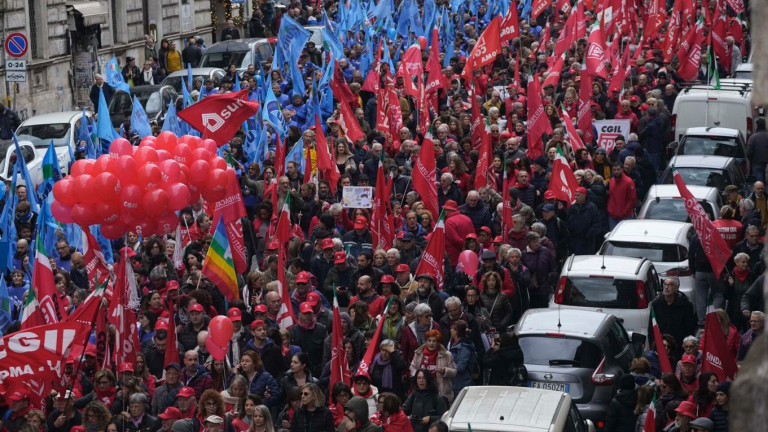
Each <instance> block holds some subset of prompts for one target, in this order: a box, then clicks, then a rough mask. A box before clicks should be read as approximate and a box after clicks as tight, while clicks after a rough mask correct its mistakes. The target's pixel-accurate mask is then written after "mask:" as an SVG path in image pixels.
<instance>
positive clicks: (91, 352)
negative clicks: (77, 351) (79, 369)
mask: <svg viewBox="0 0 768 432" xmlns="http://www.w3.org/2000/svg"><path fill="white" fill-rule="evenodd" d="M85 355H87V356H91V357H96V346H94V345H88V346H87V347H85Z"/></svg>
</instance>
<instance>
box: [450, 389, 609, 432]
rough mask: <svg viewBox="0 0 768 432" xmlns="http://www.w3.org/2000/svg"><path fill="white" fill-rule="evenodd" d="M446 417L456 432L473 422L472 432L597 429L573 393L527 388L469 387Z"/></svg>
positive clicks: (457, 398) (590, 430)
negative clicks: (583, 413)
mask: <svg viewBox="0 0 768 432" xmlns="http://www.w3.org/2000/svg"><path fill="white" fill-rule="evenodd" d="M478 407H480V409H478ZM532 413H536V415H532ZM442 420H443V421H444V422H445V423H446V424H447V425H448V430H450V431H456V432H458V431H467V430H469V426H470V425H471V426H472V432H513V431H530V432H533V431H542V432H544V431H548V432H594V430H595V425H594V424H593V423H592V421H591V420H584V418H582V416H581V413H580V412H579V408H578V407H577V406H576V404H575V403H574V401H573V398H572V397H571V395H570V394H568V393H564V392H558V391H551V390H540V389H534V388H525V387H504V386H483V387H465V388H463V389H462V390H461V392H459V394H458V395H457V396H456V400H455V401H454V402H453V405H451V409H449V410H448V411H447V412H446V413H445V414H443V417H442Z"/></svg>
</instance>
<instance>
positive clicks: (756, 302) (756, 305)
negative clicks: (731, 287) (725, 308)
mask: <svg viewBox="0 0 768 432" xmlns="http://www.w3.org/2000/svg"><path fill="white" fill-rule="evenodd" d="M764 278H765V276H764V275H761V276H760V277H758V278H757V279H756V280H755V282H754V283H752V285H751V286H750V287H749V289H747V292H745V293H744V296H743V297H742V298H741V310H742V311H745V310H748V311H757V310H759V311H764V310H765V300H764V298H763V280H764Z"/></svg>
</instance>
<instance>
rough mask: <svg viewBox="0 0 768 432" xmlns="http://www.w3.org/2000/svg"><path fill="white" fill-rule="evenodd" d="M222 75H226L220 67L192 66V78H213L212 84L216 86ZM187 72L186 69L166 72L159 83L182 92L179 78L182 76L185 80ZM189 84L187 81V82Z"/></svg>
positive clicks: (179, 92)
mask: <svg viewBox="0 0 768 432" xmlns="http://www.w3.org/2000/svg"><path fill="white" fill-rule="evenodd" d="M224 75H226V72H224V69H221V68H214V67H199V68H192V79H193V80H195V81H197V80H203V81H204V80H206V79H208V78H210V79H212V80H213V86H214V87H218V86H219V84H220V83H221V79H222V78H224ZM187 76H188V72H187V70H186V69H184V70H180V71H176V72H173V73H170V74H168V76H167V77H165V79H164V80H163V82H162V83H161V85H163V86H171V87H173V89H174V90H175V91H176V93H178V94H182V93H183V92H182V91H181V79H182V78H184V81H186V80H187ZM187 85H189V83H187Z"/></svg>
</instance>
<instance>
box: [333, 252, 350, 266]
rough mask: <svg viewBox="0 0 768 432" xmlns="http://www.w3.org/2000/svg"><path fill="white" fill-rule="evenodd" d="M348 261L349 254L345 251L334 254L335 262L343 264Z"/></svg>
mask: <svg viewBox="0 0 768 432" xmlns="http://www.w3.org/2000/svg"><path fill="white" fill-rule="evenodd" d="M345 262H347V254H346V253H344V251H338V252H336V253H334V254H333V263H334V264H342V263H345Z"/></svg>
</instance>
